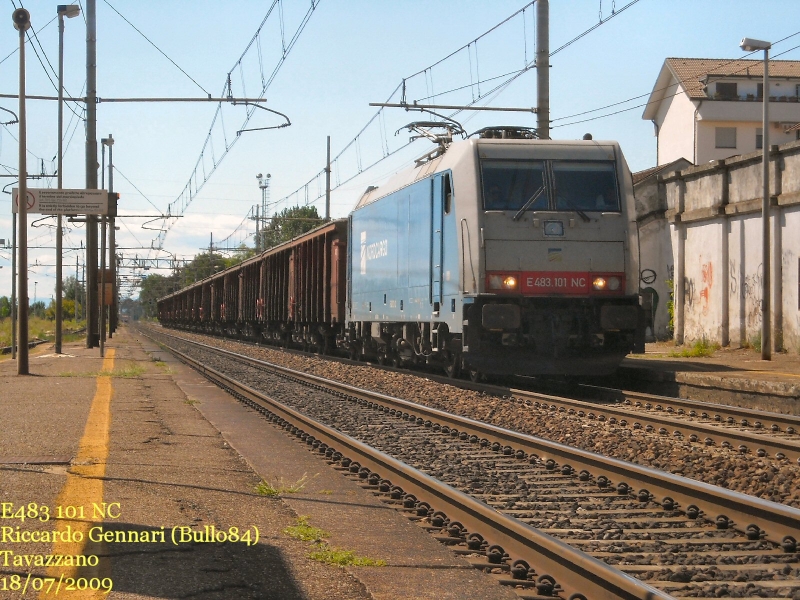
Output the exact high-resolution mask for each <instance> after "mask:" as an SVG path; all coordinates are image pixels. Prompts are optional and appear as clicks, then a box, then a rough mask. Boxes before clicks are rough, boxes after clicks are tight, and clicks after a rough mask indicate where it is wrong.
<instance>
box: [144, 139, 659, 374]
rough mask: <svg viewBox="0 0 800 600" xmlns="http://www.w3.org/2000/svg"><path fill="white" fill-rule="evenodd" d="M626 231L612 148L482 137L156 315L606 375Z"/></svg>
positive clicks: (620, 320)
mask: <svg viewBox="0 0 800 600" xmlns="http://www.w3.org/2000/svg"><path fill="white" fill-rule="evenodd" d="M509 133H510V135H509ZM635 225H636V224H635V219H634V202H633V188H632V183H631V176H630V172H629V171H628V167H627V165H626V164H625V160H624V158H623V157H622V153H621V152H620V149H619V145H618V144H616V143H614V142H597V141H591V140H589V141H573V142H562V141H550V140H543V141H540V140H536V139H530V136H529V137H528V138H525V137H524V136H520V135H515V133H514V132H513V131H511V132H509V130H508V129H503V128H501V129H494V130H491V129H490V130H487V131H485V132H483V133H481V134H480V136H479V137H473V138H470V139H467V140H464V141H459V142H452V143H449V141H448V143H444V142H443V143H441V144H440V145H439V147H438V148H437V149H435V150H434V151H433V152H431V153H429V154H428V155H426V156H425V157H423V159H420V160H418V161H417V163H416V166H415V167H414V168H411V169H408V170H405V171H402V172H400V173H398V174H397V175H395V176H394V177H392V178H391V179H390V180H389V181H388V182H387V183H386V184H385V185H383V186H381V187H380V188H369V189H368V190H367V192H366V193H365V194H364V195H363V196H362V198H361V199H360V201H359V202H358V204H357V206H356V207H355V209H354V210H353V211H352V213H351V214H350V216H349V217H348V219H347V220H344V219H343V220H338V221H332V222H330V223H327V224H325V225H322V226H321V227H318V228H317V229H315V230H312V231H310V232H308V233H305V234H303V235H301V236H299V237H298V238H296V239H294V240H291V241H289V242H286V243H284V244H281V245H280V246H277V247H275V248H271V249H270V250H267V251H265V252H263V253H261V254H259V255H258V256H255V257H253V258H250V259H248V260H247V261H245V262H243V263H241V264H240V265H237V266H235V267H231V268H230V269H226V270H225V271H222V272H220V273H216V274H214V275H212V276H210V277H208V278H206V279H204V280H202V281H199V282H197V283H195V284H193V285H191V286H189V287H188V288H185V289H183V290H180V291H178V292H175V293H174V294H170V295H169V296H166V297H164V298H162V299H160V300H159V305H158V309H159V319H160V320H161V322H162V324H164V325H165V326H171V327H180V328H184V329H191V330H196V331H207V332H217V333H224V334H225V335H230V336H234V337H241V338H248V339H253V340H260V341H264V342H267V343H274V344H281V345H285V346H290V345H294V346H301V347H304V348H308V349H313V350H316V351H319V352H329V351H334V350H335V349H338V351H340V352H346V353H347V354H349V355H350V356H351V357H353V358H363V359H367V360H377V361H379V362H390V363H393V364H396V365H408V366H411V365H428V366H441V367H444V369H445V370H446V371H447V372H448V373H450V374H451V375H456V374H458V373H460V372H462V371H465V370H466V371H469V372H470V374H471V375H472V376H479V375H480V374H481V373H485V374H519V375H538V374H549V375H570V374H601V373H609V372H611V371H613V370H614V369H615V368H616V367H617V365H618V364H619V362H620V360H621V359H622V357H623V356H625V354H627V353H628V352H630V351H632V350H639V351H641V350H643V345H644V344H643V341H644V335H643V330H644V327H643V317H642V310H641V308H640V306H639V294H638V281H639V277H638V273H639V267H638V240H637V233H636V226H635Z"/></svg>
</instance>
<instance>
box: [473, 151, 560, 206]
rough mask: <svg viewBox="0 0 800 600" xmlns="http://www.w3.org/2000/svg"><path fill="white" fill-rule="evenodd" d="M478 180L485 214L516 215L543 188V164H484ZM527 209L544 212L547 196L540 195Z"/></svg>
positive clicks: (485, 161)
mask: <svg viewBox="0 0 800 600" xmlns="http://www.w3.org/2000/svg"><path fill="white" fill-rule="evenodd" d="M481 177H482V179H483V208H484V209H485V210H515V211H516V210H519V209H520V208H522V207H523V206H524V205H525V203H526V202H528V200H529V199H530V198H531V197H532V196H533V195H534V194H536V192H537V190H539V188H541V187H543V186H544V180H545V177H544V161H532V160H484V161H482V162H481ZM528 209H529V210H537V209H538V210H545V209H547V195H546V194H541V195H540V196H539V197H538V198H537V199H536V201H535V202H533V203H532V204H531V206H529V207H528Z"/></svg>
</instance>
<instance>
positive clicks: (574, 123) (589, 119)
mask: <svg viewBox="0 0 800 600" xmlns="http://www.w3.org/2000/svg"><path fill="white" fill-rule="evenodd" d="M796 35H800V31H798V32H796V33H793V34H791V35H788V36H786V37H785V38H782V39H780V40H778V41H777V42H774V43H773V47H774V45H775V44H779V43H781V42H783V41H786V40H788V39H789V38H792V37H794V36H796ZM797 48H800V45H798V46H794V47H792V48H789V49H788V50H784V51H783V52H780V53H778V54H774V55H773V56H772V57H770V60H773V59H775V58H777V57H779V56H783V55H784V54H786V53H788V52H791V51H792V50H796V49H797ZM756 52H761V51H760V50H754V51H753V52H748V53H747V54H745V55H744V56H743V57H741V58H736V59H730V60H726V61H723V62H721V63H720V64H718V65H716V66H715V67H714V68H713V69H711V70H709V71H707V72H706V73H704V74H701V75H704V76H707V77H713V75H711V72H712V71H715V70H717V69H720V68H722V67H724V66H726V65H729V64H731V63H735V62H738V61H740V60H746V59H747V57H748V56H751V55H753V54H755V53H756ZM750 66H751V65H745V66H744V67H742V68H740V69H737V70H736V71H732V72H730V73H727V74H725V75H720V76H718V77H717V78H715V79H709V80H708V81H707V82H706V84H709V83H714V82H716V81H719V80H721V79H724V78H725V77H730V76H731V75H738V74H739V73H742V72H743V71H746V70H747V69H748V68H750ZM697 77H698V75H693V76H692V77H687V78H685V79H682V80H679V81H678V83H679V84H683V83H685V82H687V81H693V80H695V79H696V78H697ZM672 85H675V84H671V85H668V86H666V87H663V88H659V89H658V90H654V91H663V90H666V89H668V88H669V87H671V86H672ZM685 93H686V92H685V90H681V89H680V88H678V90H677V91H675V92H674V93H672V94H669V95H666V96H663V97H662V98H661V100H662V101H663V100H666V99H668V98H673V97H675V96H678V95H680V94H685ZM651 94H652V92H651V93H647V94H640V95H639V96H634V97H632V98H628V99H627V100H623V101H621V102H615V103H613V104H609V105H606V106H603V107H600V108H595V109H592V110H588V111H583V112H580V113H576V114H574V115H569V116H566V117H559V118H558V119H553V121H563V120H566V119H571V118H574V117H578V116H582V115H585V114H590V113H593V112H598V111H601V110H605V109H607V108H613V107H614V106H619V105H620V104H626V103H628V102H632V101H633V100H638V99H639V98H643V97H649V96H650V95H651ZM648 104H649V102H644V103H642V104H636V105H634V106H630V107H628V108H623V109H620V110H617V111H614V112H610V113H606V114H603V115H597V116H596V117H589V118H587V119H580V120H578V121H570V122H569V123H562V124H560V125H553V127H567V126H569V125H578V124H580V123H587V122H589V121H596V120H598V119H604V118H606V117H613V116H614V115H618V114H621V113H624V112H629V111H631V110H635V109H637V108H642V107H645V106H647V105H648Z"/></svg>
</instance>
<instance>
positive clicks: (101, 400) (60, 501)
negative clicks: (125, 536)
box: [39, 348, 114, 599]
mask: <svg viewBox="0 0 800 600" xmlns="http://www.w3.org/2000/svg"><path fill="white" fill-rule="evenodd" d="M113 370H114V349H113V348H109V349H107V350H106V356H105V358H104V359H103V368H102V374H101V375H100V376H99V377H97V391H96V392H95V395H94V399H93V400H92V406H91V408H90V409H89V417H88V419H87V420H86V427H85V428H84V430H83V437H82V438H81V441H80V444H79V447H78V454H77V456H76V457H75V459H74V460H73V463H72V467H71V469H70V471H69V473H68V474H67V481H66V482H65V483H64V487H63V488H62V489H61V493H60V494H59V495H58V497H57V498H56V501H55V504H54V506H53V507H52V511H53V513H52V516H54V517H55V516H57V513H56V511H57V509H58V507H61V510H62V516H65V514H66V511H67V510H68V509H67V507H76V508H77V507H83V515H84V519H85V520H80V518H79V517H76V518H75V519H67V518H62V519H57V520H56V521H55V529H56V530H57V531H60V532H64V531H71V532H73V535H72V536H71V537H72V539H71V541H60V540H59V541H56V542H53V549H52V553H53V554H54V555H58V554H61V555H64V556H67V555H71V556H78V555H83V556H86V555H90V554H95V553H97V552H98V551H99V548H98V547H97V546H98V545H99V544H95V543H93V542H90V541H89V539H88V531H89V529H90V528H91V527H93V526H94V523H93V522H92V521H93V505H94V503H96V504H97V505H101V503H102V502H103V477H105V473H106V459H107V458H108V434H109V429H110V426H111V395H112V392H113V387H112V385H111V376H110V373H111V372H112V371H113ZM77 532H80V533H81V534H82V536H80V537H81V538H82V540H81V541H75V538H76V537H78V536H77ZM98 558H99V563H98V566H96V567H49V568H48V570H47V576H48V577H54V578H55V579H56V581H57V582H60V584H61V590H60V592H59V595H61V594H64V593H66V592H65V584H64V582H63V580H64V579H66V578H68V577H76V576H77V575H78V573H79V569H80V577H86V578H92V577H100V578H102V577H103V575H102V574H101V573H110V569H109V566H110V565H108V564H104V563H107V562H108V560H109V559H108V558H107V557H98ZM62 576H63V578H62ZM47 591H48V586H47V585H45V587H44V588H43V589H42V592H41V594H40V596H39V598H41V599H43V598H48V599H52V598H53V597H54V592H55V585H54V586H53V587H52V588H49V592H50V593H49V594H48V593H47ZM78 593H79V594H81V598H102V597H104V596H105V595H106V594H104V593H103V590H99V591H92V590H89V589H85V590H83V591H81V592H78Z"/></svg>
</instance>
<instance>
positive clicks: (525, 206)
mask: <svg viewBox="0 0 800 600" xmlns="http://www.w3.org/2000/svg"><path fill="white" fill-rule="evenodd" d="M542 192H544V186H542V187H540V188H539V189H538V190H536V191H535V192H534V194H533V196H531V197H530V198H528V201H527V202H526V203H525V204H523V205H522V208H520V209H519V211H517V214H515V215H514V216H513V218H512V219H511V220H512V221H519V219H520V217H521V216H522V215H523V214H524V213H525V211H526V210H528V208H529V207H530V205H531V204H533V203H534V202H536V199H537V198H538V197H539V196H541V195H542Z"/></svg>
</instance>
